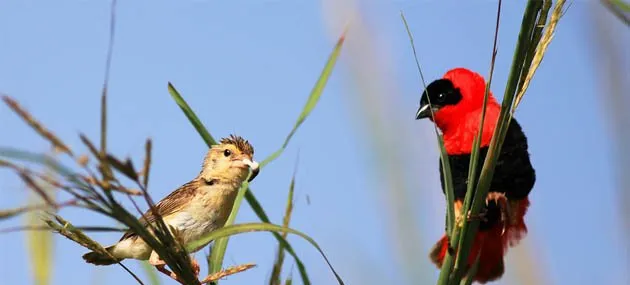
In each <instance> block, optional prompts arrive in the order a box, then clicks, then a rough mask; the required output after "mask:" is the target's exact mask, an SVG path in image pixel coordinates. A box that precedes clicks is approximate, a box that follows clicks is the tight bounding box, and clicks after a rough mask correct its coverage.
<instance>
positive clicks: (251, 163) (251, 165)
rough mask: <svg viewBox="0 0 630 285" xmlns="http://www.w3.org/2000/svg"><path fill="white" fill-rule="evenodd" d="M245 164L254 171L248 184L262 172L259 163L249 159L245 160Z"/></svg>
mask: <svg viewBox="0 0 630 285" xmlns="http://www.w3.org/2000/svg"><path fill="white" fill-rule="evenodd" d="M243 163H244V164H245V165H247V166H249V169H251V170H252V175H251V176H250V177H249V180H247V182H251V181H252V180H254V178H255V177H256V176H258V172H259V171H260V168H259V166H258V162H255V161H251V160H250V159H249V158H244V159H243Z"/></svg>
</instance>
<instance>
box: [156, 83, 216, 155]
mask: <svg viewBox="0 0 630 285" xmlns="http://www.w3.org/2000/svg"><path fill="white" fill-rule="evenodd" d="M168 93H170V94H171V97H173V100H175V103H177V106H179V108H180V109H182V111H183V112H184V115H186V118H188V120H189V121H190V123H191V124H192V125H193V127H195V130H197V132H198V133H199V135H201V138H203V141H205V142H206V144H207V145H208V147H212V145H215V144H217V141H216V140H214V138H213V137H212V135H210V132H208V130H207V129H206V127H204V126H203V124H202V123H201V121H200V120H199V117H197V115H196V114H195V112H194V111H193V110H192V109H191V108H190V106H188V103H186V101H185V100H184V98H183V97H182V96H181V95H180V94H179V92H178V91H177V89H175V86H173V84H171V83H170V82H169V83H168Z"/></svg>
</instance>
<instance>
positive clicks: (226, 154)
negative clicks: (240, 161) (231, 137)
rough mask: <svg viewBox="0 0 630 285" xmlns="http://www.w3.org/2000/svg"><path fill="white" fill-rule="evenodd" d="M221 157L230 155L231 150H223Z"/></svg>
mask: <svg viewBox="0 0 630 285" xmlns="http://www.w3.org/2000/svg"><path fill="white" fill-rule="evenodd" d="M223 155H225V156H226V157H228V156H230V155H232V151H231V150H229V149H226V150H224V151H223Z"/></svg>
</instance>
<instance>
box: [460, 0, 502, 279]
mask: <svg viewBox="0 0 630 285" xmlns="http://www.w3.org/2000/svg"><path fill="white" fill-rule="evenodd" d="M501 4H502V1H500V0H499V2H498V5H497V20H496V24H495V30H494V41H493V44H492V55H491V57H490V71H489V75H488V83H487V84H486V89H485V91H484V95H483V104H482V106H483V107H482V109H481V118H480V120H479V128H478V131H477V135H476V137H475V139H474V140H473V147H472V149H471V159H470V165H469V166H468V170H469V171H468V184H467V185H466V186H467V188H466V196H465V198H464V205H463V207H462V209H461V210H462V212H461V213H460V215H461V217H466V216H467V215H466V214H465V213H468V211H469V209H470V203H471V202H472V197H473V195H474V186H475V185H476V184H477V180H478V178H479V176H478V175H477V173H478V172H477V165H478V164H479V152H480V151H481V149H480V147H481V139H482V135H483V126H484V122H485V119H486V109H487V106H488V96H489V95H490V87H491V86H492V78H493V75H494V65H495V62H496V58H497V40H498V37H499V24H500V20H501ZM462 221H463V225H462V231H465V230H466V227H467V225H466V224H467V219H466V218H464V219H463V220H462ZM461 248H462V239H461V238H460V239H459V240H458V242H457V251H458V254H457V255H456V259H455V268H458V265H459V266H461V264H462V262H463V260H464V259H462V258H460V257H461V255H460V254H459V250H460V249H461ZM477 258H478V257H477ZM454 270H455V269H454ZM455 272H456V273H457V270H455ZM473 274H474V273H473ZM455 278H456V279H457V276H455ZM469 279H470V278H469Z"/></svg>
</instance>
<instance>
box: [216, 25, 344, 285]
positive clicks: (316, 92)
mask: <svg viewBox="0 0 630 285" xmlns="http://www.w3.org/2000/svg"><path fill="white" fill-rule="evenodd" d="M344 39H345V35H342V36H341V37H340V38H339V40H338V41H337V44H336V45H335V47H334V49H333V51H332V53H331V54H330V56H329V57H328V61H327V62H326V65H325V66H324V69H323V70H322V73H321V75H320V77H319V79H318V80H317V82H316V83H315V86H314V87H313V89H312V91H311V94H310V95H309V97H308V99H307V101H306V104H305V105H304V108H303V109H302V112H301V113H300V115H299V116H298V119H297V120H296V122H295V125H294V126H293V129H291V131H290V132H289V134H288V135H287V137H286V139H285V140H284V143H283V144H282V146H281V147H280V149H278V150H277V151H275V152H274V153H272V154H271V155H270V156H269V157H267V158H265V159H264V160H263V161H262V162H261V163H260V168H263V167H265V166H266V165H267V164H268V163H270V162H271V161H273V160H274V159H276V158H278V157H279V156H280V155H281V154H282V153H283V152H284V150H285V149H286V147H287V145H288V144H289V141H290V140H291V138H292V137H293V135H294V134H295V132H296V131H297V130H298V128H299V127H300V125H302V123H303V122H304V120H306V118H307V117H308V115H309V114H310V113H311V112H312V111H313V109H314V108H315V106H316V105H317V102H318V101H319V98H320V97H321V95H322V93H323V91H324V87H325V86H326V83H327V82H328V79H329V78H330V75H331V74H332V70H333V68H334V66H335V63H336V62H337V58H338V57H339V54H340V53H341V47H342V45H343V42H344ZM247 192H249V191H248V188H247V187H244V188H241V189H240V190H239V193H238V195H237V196H236V200H235V202H234V207H233V208H232V212H231V213H230V216H229V217H228V220H227V222H226V224H225V225H226V226H228V225H232V224H234V221H235V220H236V215H237V214H238V211H239V210H240V206H241V203H242V201H243V198H244V197H245V193H247ZM227 244H228V238H222V239H218V240H216V241H215V242H214V246H213V248H212V253H211V255H210V267H211V270H210V272H209V274H213V273H216V272H219V271H220V270H221V267H222V266H223V257H224V256H225V251H226V249H227ZM216 283H218V282H216ZM216 283H215V284H216ZM305 283H306V281H305Z"/></svg>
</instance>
